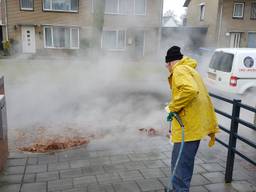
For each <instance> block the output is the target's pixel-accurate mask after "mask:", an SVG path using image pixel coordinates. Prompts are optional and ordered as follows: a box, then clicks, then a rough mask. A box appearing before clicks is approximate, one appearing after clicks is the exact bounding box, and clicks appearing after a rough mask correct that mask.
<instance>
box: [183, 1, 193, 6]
mask: <svg viewBox="0 0 256 192" xmlns="http://www.w3.org/2000/svg"><path fill="white" fill-rule="evenodd" d="M190 1H191V0H186V1H185V3H184V5H183V7H188V5H189V3H190Z"/></svg>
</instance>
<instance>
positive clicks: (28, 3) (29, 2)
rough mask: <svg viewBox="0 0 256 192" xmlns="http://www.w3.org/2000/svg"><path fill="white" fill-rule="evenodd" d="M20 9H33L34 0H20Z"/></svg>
mask: <svg viewBox="0 0 256 192" xmlns="http://www.w3.org/2000/svg"><path fill="white" fill-rule="evenodd" d="M20 9H21V10H33V9H34V0H20Z"/></svg>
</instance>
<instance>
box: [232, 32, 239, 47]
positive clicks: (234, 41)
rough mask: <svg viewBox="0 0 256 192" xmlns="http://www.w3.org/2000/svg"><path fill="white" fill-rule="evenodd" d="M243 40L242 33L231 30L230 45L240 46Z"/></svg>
mask: <svg viewBox="0 0 256 192" xmlns="http://www.w3.org/2000/svg"><path fill="white" fill-rule="evenodd" d="M240 41H241V33H239V32H231V33H230V47H231V48H239V47H240Z"/></svg>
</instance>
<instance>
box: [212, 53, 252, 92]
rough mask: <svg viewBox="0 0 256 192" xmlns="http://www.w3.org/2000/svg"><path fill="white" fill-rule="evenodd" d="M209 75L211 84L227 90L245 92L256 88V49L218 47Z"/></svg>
mask: <svg viewBox="0 0 256 192" xmlns="http://www.w3.org/2000/svg"><path fill="white" fill-rule="evenodd" d="M207 75H208V84H210V86H213V87H214V88H216V89H219V90H222V91H225V92H230V93H237V94H243V93H245V91H247V90H249V89H256V49H253V48H223V49H216V50H215V52H214V54H213V56H212V58H211V61H210V64H209V68H208V74H207Z"/></svg>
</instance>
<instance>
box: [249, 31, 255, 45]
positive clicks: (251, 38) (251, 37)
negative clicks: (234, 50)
mask: <svg viewBox="0 0 256 192" xmlns="http://www.w3.org/2000/svg"><path fill="white" fill-rule="evenodd" d="M248 47H249V48H256V32H249V33H248Z"/></svg>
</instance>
